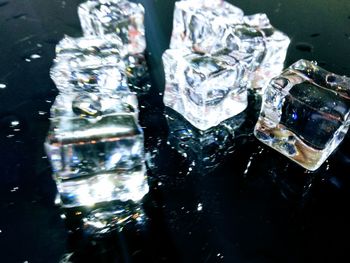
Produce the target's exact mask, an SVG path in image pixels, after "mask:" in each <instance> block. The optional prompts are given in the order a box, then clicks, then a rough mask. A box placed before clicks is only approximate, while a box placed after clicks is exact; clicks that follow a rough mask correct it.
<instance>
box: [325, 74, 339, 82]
mask: <svg viewBox="0 0 350 263" xmlns="http://www.w3.org/2000/svg"><path fill="white" fill-rule="evenodd" d="M336 80H337V78H336V77H335V76H334V75H328V76H327V77H326V81H327V82H328V83H334V82H335V81H336Z"/></svg>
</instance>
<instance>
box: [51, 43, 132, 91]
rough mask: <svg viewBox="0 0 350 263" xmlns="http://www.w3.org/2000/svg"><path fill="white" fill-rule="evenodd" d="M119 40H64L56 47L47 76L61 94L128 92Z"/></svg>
mask: <svg viewBox="0 0 350 263" xmlns="http://www.w3.org/2000/svg"><path fill="white" fill-rule="evenodd" d="M118 41H119V40H118V38H115V37H109V38H105V39H97V38H95V37H88V38H76V39H75V38H70V37H65V38H64V39H63V40H61V41H60V42H59V44H58V45H57V47H56V53H57V57H56V59H55V61H54V65H53V67H52V68H51V71H50V75H51V78H52V79H53V81H54V82H55V84H56V86H57V88H58V89H59V90H60V91H61V92H63V93H66V92H71V91H76V92H79V91H88V92H105V93H109V94H110V93H115V92H120V91H129V89H128V84H127V77H126V73H125V64H124V62H123V59H122V58H121V55H125V52H124V53H122V54H121V51H120V50H123V47H122V44H121V43H118Z"/></svg>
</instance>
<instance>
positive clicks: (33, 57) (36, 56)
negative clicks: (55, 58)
mask: <svg viewBox="0 0 350 263" xmlns="http://www.w3.org/2000/svg"><path fill="white" fill-rule="evenodd" d="M30 58H31V59H39V58H41V56H40V55H38V54H32V55H30Z"/></svg>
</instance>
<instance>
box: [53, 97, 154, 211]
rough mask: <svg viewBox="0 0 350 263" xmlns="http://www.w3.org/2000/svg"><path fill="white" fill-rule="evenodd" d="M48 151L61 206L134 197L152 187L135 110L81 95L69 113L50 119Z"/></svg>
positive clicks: (82, 204)
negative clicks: (107, 105)
mask: <svg viewBox="0 0 350 263" xmlns="http://www.w3.org/2000/svg"><path fill="white" fill-rule="evenodd" d="M78 96H82V95H81V94H80V95H78ZM114 102H116V101H115V100H114ZM101 104H102V105H101ZM46 150H47V153H48V156H49V158H50V160H51V163H52V167H53V171H54V178H55V180H56V183H57V187H58V190H59V193H60V195H61V202H62V205H63V207H77V206H90V205H94V204H95V203H101V202H109V201H113V200H120V201H128V200H131V201H135V202H136V201H139V200H140V199H141V198H142V197H143V196H144V195H145V194H146V193H147V191H148V186H147V182H146V180H145V167H144V150H143V132H142V130H141V128H140V127H139V125H138V124H137V122H136V119H135V117H134V115H133V114H130V113H126V112H116V111H113V109H112V110H111V109H107V110H103V103H95V104H93V105H88V103H87V100H86V98H85V99H84V98H77V101H76V102H74V103H73V104H72V111H71V114H70V115H68V114H67V115H63V116H58V117H55V118H52V120H51V128H50V131H49V135H48V138H47V141H46Z"/></svg>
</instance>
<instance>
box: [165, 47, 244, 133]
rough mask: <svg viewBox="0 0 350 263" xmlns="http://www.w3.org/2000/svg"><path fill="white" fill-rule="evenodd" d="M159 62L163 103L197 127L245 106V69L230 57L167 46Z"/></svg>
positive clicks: (223, 117)
mask: <svg viewBox="0 0 350 263" xmlns="http://www.w3.org/2000/svg"><path fill="white" fill-rule="evenodd" d="M163 63H164V70H165V75H166V88H165V93H164V103H165V105H166V106H168V107H170V108H172V109H174V110H176V111H177V112H179V113H180V114H182V115H183V116H184V117H185V118H186V119H187V120H188V121H189V122H190V123H191V124H192V125H193V126H195V127H197V128H198V129H201V130H206V129H208V128H210V127H213V126H216V125H217V124H219V123H220V122H221V121H223V120H225V119H228V118H230V117H233V116H235V115H237V114H239V113H240V112H242V111H243V110H244V109H245V108H246V107H247V90H246V88H245V83H244V81H243V79H244V74H245V69H244V67H243V66H242V65H241V64H240V63H239V62H238V61H237V60H236V59H234V58H233V57H231V56H227V55H218V56H211V55H199V54H194V53H188V52H187V51H184V50H180V49H168V50H167V51H165V52H164V54H163Z"/></svg>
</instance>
